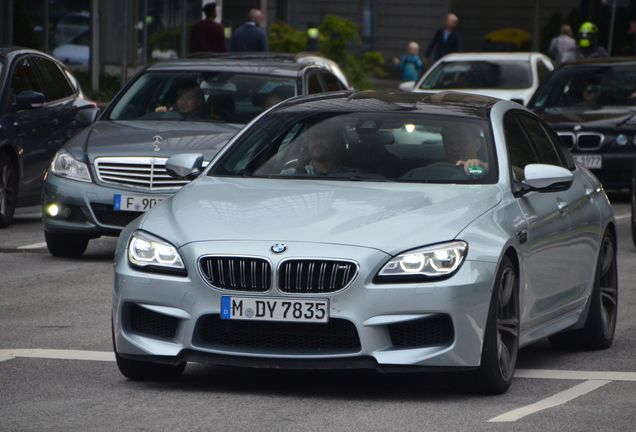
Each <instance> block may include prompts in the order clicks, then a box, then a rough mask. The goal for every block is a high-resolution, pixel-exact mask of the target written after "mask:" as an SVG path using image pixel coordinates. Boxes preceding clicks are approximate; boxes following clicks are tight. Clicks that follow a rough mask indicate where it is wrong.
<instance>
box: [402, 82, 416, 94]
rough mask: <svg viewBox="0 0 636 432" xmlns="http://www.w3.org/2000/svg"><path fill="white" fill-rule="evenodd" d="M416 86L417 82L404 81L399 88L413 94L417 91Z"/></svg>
mask: <svg viewBox="0 0 636 432" xmlns="http://www.w3.org/2000/svg"><path fill="white" fill-rule="evenodd" d="M415 84H417V81H404V82H403V83H402V84H400V86H399V87H398V88H399V89H400V90H402V91H405V92H412V91H413V90H415Z"/></svg>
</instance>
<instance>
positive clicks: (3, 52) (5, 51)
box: [0, 46, 59, 63]
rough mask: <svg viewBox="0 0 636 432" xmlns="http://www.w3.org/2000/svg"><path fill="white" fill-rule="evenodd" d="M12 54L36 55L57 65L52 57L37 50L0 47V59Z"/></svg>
mask: <svg viewBox="0 0 636 432" xmlns="http://www.w3.org/2000/svg"><path fill="white" fill-rule="evenodd" d="M12 54H14V55H15V54H37V55H40V56H43V57H46V58H48V59H51V60H54V61H55V62H57V63H59V62H58V61H57V60H55V59H54V58H53V57H51V56H50V55H49V54H47V53H44V52H42V51H38V50H34V49H32V48H24V47H20V46H4V47H0V57H3V58H6V57H8V56H9V55H12Z"/></svg>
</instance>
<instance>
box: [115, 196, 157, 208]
mask: <svg viewBox="0 0 636 432" xmlns="http://www.w3.org/2000/svg"><path fill="white" fill-rule="evenodd" d="M164 199H165V197H158V196H142V195H120V194H115V196H114V197H113V209H114V210H115V211H134V212H145V211H148V210H150V209H151V208H153V207H154V206H156V205H157V204H159V203H160V202H161V201H163V200H164Z"/></svg>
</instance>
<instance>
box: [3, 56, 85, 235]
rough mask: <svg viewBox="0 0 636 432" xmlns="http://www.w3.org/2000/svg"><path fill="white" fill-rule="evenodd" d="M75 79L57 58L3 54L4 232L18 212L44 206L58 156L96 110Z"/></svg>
mask: <svg viewBox="0 0 636 432" xmlns="http://www.w3.org/2000/svg"><path fill="white" fill-rule="evenodd" d="M94 107H95V104H94V103H93V102H91V101H90V100H88V99H87V98H86V97H85V95H84V94H83V93H82V89H81V88H80V86H79V84H78V82H77V80H76V79H75V78H74V77H73V75H72V74H71V73H70V72H69V71H68V70H67V69H66V67H64V65H62V64H61V63H59V62H58V61H57V60H55V59H54V58H52V57H50V56H48V55H46V54H44V53H41V52H39V51H35V50H32V49H27V48H19V47H11V48H0V228H4V227H6V226H8V225H9V223H10V222H11V220H12V218H13V213H14V210H15V208H16V207H20V206H29V205H36V204H38V203H39V199H40V194H41V186H42V177H43V175H44V171H45V170H46V167H47V166H48V164H49V163H50V162H51V159H52V158H53V155H54V154H55V152H56V151H57V150H59V148H60V147H62V145H63V144H64V142H66V141H67V140H68V139H69V138H70V137H72V136H73V135H75V134H76V133H77V132H78V131H79V130H81V128H82V127H84V125H83V124H82V123H81V119H80V120H79V121H78V119H77V116H78V115H79V114H80V113H82V112H84V111H86V110H89V111H90V110H92V109H94Z"/></svg>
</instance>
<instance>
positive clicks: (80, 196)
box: [42, 173, 169, 238]
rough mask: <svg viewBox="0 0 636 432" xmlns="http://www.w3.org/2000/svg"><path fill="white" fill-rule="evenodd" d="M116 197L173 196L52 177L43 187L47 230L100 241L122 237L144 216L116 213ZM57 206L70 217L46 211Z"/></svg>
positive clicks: (45, 228)
mask: <svg viewBox="0 0 636 432" xmlns="http://www.w3.org/2000/svg"><path fill="white" fill-rule="evenodd" d="M115 194H129V195H156V196H161V197H166V196H168V195H169V193H166V192H161V193H157V192H153V191H140V192H137V191H130V190H125V189H121V188H117V187H114V186H105V185H101V184H97V183H86V182H81V181H76V180H69V179H66V178H63V177H59V176H56V175H54V174H50V173H49V174H48V176H47V178H46V181H45V182H44V185H43V187H42V206H43V212H42V213H43V216H42V220H43V223H44V230H45V231H47V232H53V233H72V234H80V235H85V236H87V237H91V238H96V237H100V236H103V235H106V236H118V235H119V233H120V232H121V230H122V228H123V227H124V226H126V225H128V224H129V223H130V222H132V221H133V220H134V219H136V218H137V217H139V216H140V215H142V214H143V213H142V212H122V211H118V212H116V211H114V210H113V199H114V195H115ZM50 204H57V205H58V206H60V207H61V208H62V210H64V209H66V210H67V213H68V214H65V215H60V216H57V217H51V216H50V215H49V214H48V213H47V211H46V209H47V206H49V205H50Z"/></svg>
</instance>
